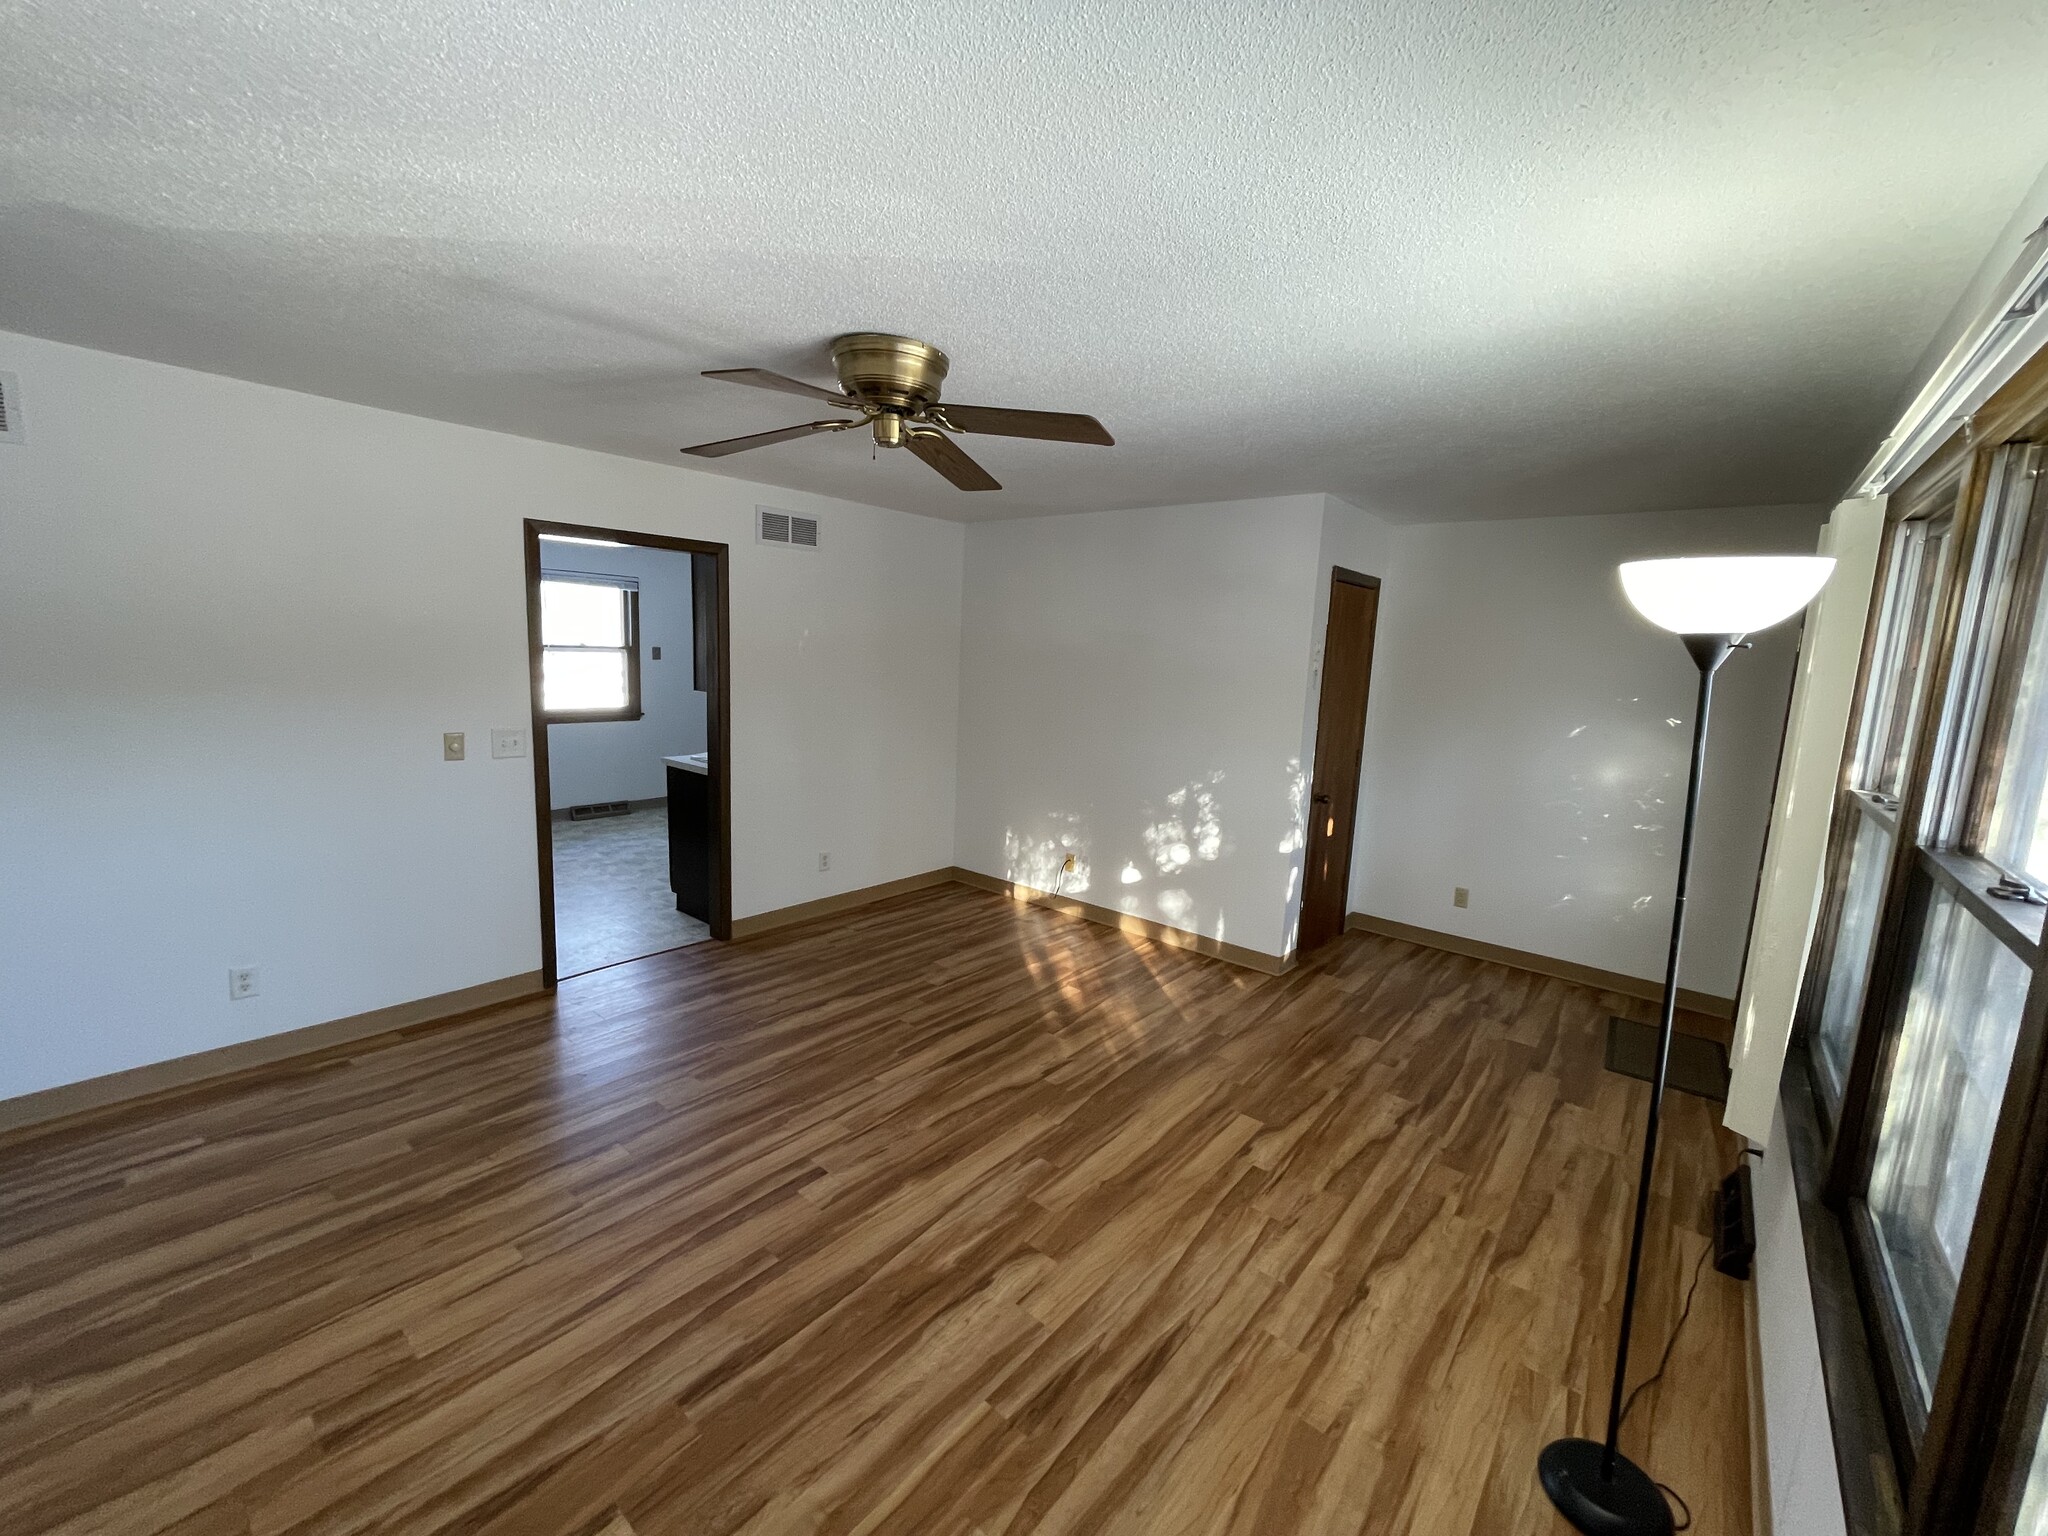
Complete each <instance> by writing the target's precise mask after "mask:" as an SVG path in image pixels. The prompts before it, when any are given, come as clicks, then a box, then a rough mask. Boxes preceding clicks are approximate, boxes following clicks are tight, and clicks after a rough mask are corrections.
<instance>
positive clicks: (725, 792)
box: [524, 518, 732, 987]
mask: <svg viewBox="0 0 2048 1536" xmlns="http://www.w3.org/2000/svg"><path fill="white" fill-rule="evenodd" d="M545 534H559V535H562V536H563V537H566V538H572V539H609V540H611V541H612V542H614V543H617V544H630V545H632V546H634V547H636V548H640V549H666V550H674V551H676V552H678V553H681V554H688V555H696V556H701V557H703V558H704V559H705V560H708V561H709V562H710V563H711V565H712V567H713V571H712V575H711V579H710V580H709V581H708V582H707V581H705V580H703V579H702V578H701V577H700V576H699V575H698V570H699V561H697V560H692V561H691V562H690V568H691V591H690V597H691V605H692V609H693V615H692V625H693V628H694V630H695V637H696V641H697V644H696V645H695V646H693V649H701V644H702V642H703V641H704V640H705V639H709V640H710V642H711V655H710V657H709V659H708V666H707V662H706V659H705V658H703V657H702V656H701V655H700V656H698V657H696V658H695V659H694V662H693V665H695V666H696V668H697V669H698V672H697V675H698V677H699V678H700V679H702V680H704V681H706V682H708V684H709V686H708V687H706V688H705V689H704V692H705V694H706V700H705V717H706V718H705V726H706V735H707V738H708V747H709V751H710V754H711V757H710V764H711V781H712V796H711V815H712V821H713V823H714V825H713V829H712V841H711V861H712V869H711V924H710V926H711V937H712V938H714V939H729V938H731V937H732V724H731V723H732V700H731V668H730V667H728V666H727V664H726V658H727V656H728V655H729V654H730V648H731V645H732V575H731V566H732V547H731V546H730V545H727V544H714V543H711V542H709V541H707V540H704V539H684V538H676V537H672V536H671V535H668V534H662V533H640V532H638V531H636V530H634V529H630V528H597V527H592V526H590V525H589V524H586V523H556V522H544V521H540V520H538V519H535V518H527V519H526V521H525V526H524V539H525V545H526V663H527V682H528V687H529V689H530V691H531V700H532V713H533V724H532V726H531V728H530V729H529V732H528V737H529V740H530V742H531V744H532V752H531V755H532V758H533V808H534V818H533V819H534V845H535V848H536V850H537V852H538V855H539V863H540V955H541V966H540V970H541V985H543V986H545V987H552V986H554V984H555V982H556V981H557V980H558V979H559V978H558V977H557V975H556V957H555V839H554V817H553V814H552V808H551V807H550V805H549V801H550V800H551V799H552V798H553V794H552V792H551V788H550V784H549V780H548V727H547V717H546V714H545V713H544V711H543V710H542V708H541V660H540V570H541V566H540V541H541V537H542V536H543V535H545ZM707 588H708V589H709V590H710V591H712V592H713V593H714V595H715V613H714V619H713V622H712V623H711V624H710V625H709V626H708V627H707V626H706V625H705V624H704V622H703V621H702V620H701V619H700V618H697V617H696V616H695V614H694V609H695V606H696V604H697V602H698V600H699V598H700V596H701V594H702V593H703V592H704V591H705V590H706V589H707Z"/></svg>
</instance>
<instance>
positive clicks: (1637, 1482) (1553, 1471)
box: [1536, 635, 1742, 1536]
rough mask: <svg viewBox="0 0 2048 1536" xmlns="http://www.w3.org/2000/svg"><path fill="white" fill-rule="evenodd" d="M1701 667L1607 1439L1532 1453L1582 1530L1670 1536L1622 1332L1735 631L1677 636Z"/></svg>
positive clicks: (1556, 1498)
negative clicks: (1637, 1456)
mask: <svg viewBox="0 0 2048 1536" xmlns="http://www.w3.org/2000/svg"><path fill="white" fill-rule="evenodd" d="M1679 638H1680V639H1681V640H1683V641H1684V642H1685V648H1686V650H1687V652H1689V653H1690V654H1691V656H1692V659H1693V664H1694V665H1695V666H1697V667H1698V668H1699V669H1700V698H1699V708H1698V710H1697V712H1696V714H1695V716H1694V719H1693V726H1692V774H1691V777H1690V778H1689V779H1688V780H1687V782H1686V787H1685V831H1684V833H1683V834H1682V835H1681V836H1680V838H1679V843H1678V896H1677V899H1676V900H1675V901H1674V902H1673V903H1672V906H1671V952H1670V954H1669V955H1668V956H1667V957H1666V959H1665V962H1664V1016H1663V1018H1662V1019H1661V1020H1660V1021H1659V1023H1658V1027H1657V1070H1656V1073H1655V1075H1654V1076H1653V1078H1652V1079H1651V1083H1650V1115H1649V1119H1648V1121H1647V1122H1645V1124H1644V1126H1643V1167H1642V1172H1641V1173H1639V1174H1638V1175H1637V1176H1636V1224H1635V1232H1634V1235H1633V1236H1632V1237H1631V1238H1630V1239H1629V1245H1628V1286H1627V1289H1625V1290H1624V1291H1623V1292H1622V1296H1621V1338H1620V1340H1619V1341H1618V1342H1617V1343H1616V1345H1615V1347H1614V1391H1613V1393H1612V1395H1611V1396H1610V1397H1609V1398H1608V1400H1607V1441H1606V1443H1605V1444H1604V1445H1603V1444H1601V1443H1599V1442H1597V1441H1593V1440H1580V1439H1566V1440H1553V1441H1551V1442H1550V1444H1548V1445H1546V1446H1545V1447H1544V1448H1543V1452H1542V1454H1541V1455H1540V1456H1538V1457H1537V1458H1536V1468H1537V1473H1538V1475H1539V1476H1540V1477H1541V1478H1542V1479H1543V1491H1544V1492H1545V1493H1547V1494H1549V1495H1550V1502H1551V1503H1553V1504H1555V1505H1556V1506H1557V1509H1558V1513H1559V1514H1561V1515H1563V1516H1564V1517H1565V1519H1567V1520H1569V1521H1570V1522H1571V1523H1572V1524H1573V1525H1574V1526H1575V1527H1576V1528H1578V1529H1579V1530H1581V1531H1584V1532H1586V1533H1588V1536H1669V1533H1670V1532H1671V1530H1672V1520H1671V1506H1670V1505H1669V1504H1666V1503H1665V1502H1664V1495H1663V1494H1662V1493H1660V1492H1658V1490H1657V1484H1656V1483H1655V1481H1653V1480H1652V1478H1651V1477H1650V1474H1649V1473H1647V1472H1645V1471H1644V1470H1643V1469H1642V1468H1641V1467H1639V1466H1637V1465H1636V1464H1635V1463H1634V1462H1632V1461H1630V1460H1629V1459H1628V1458H1627V1457H1626V1456H1624V1455H1622V1454H1621V1404H1622V1388H1623V1384H1624V1381H1625V1379H1626V1377H1627V1375H1628V1337H1629V1332H1630V1330H1631V1329H1632V1328H1633V1327H1634V1325H1635V1319H1636V1280H1637V1278H1638V1276H1639V1275H1640V1274H1641V1272H1642V1267H1643V1226H1644V1223H1645V1222H1646V1221H1647V1220H1648V1218H1649V1214H1650V1174H1651V1172H1652V1170H1653V1169H1655V1167H1656V1165H1657V1123H1658V1121H1659V1119H1660V1118H1662V1114H1663V1109H1664V1074H1665V1071H1666V1069H1667V1068H1668V1067H1669V1066H1670V1065H1671V1029H1672V1025H1673V1023H1674V1021H1675V1019H1676V1017H1677V1013H1678V950H1679V946H1680V944H1682V943H1683V942H1684V939H1685V889H1686V885H1687V884H1688V883H1689V881H1690V879H1691V877H1692V834H1693V823H1694V822H1695V821H1696V820H1697V819H1698V817H1699V810H1700V776H1701V773H1702V771H1703V770H1704V769H1705V767H1706V763H1707V710H1708V707H1709V706H1710V705H1711V704H1712V703H1713V700H1714V674H1715V673H1716V672H1717V671H1719V670H1720V667H1721V663H1722V662H1724V661H1726V660H1727V659H1728V656H1729V653H1730V652H1731V651H1733V650H1734V649H1735V648H1736V647H1737V646H1739V645H1741V644H1742V636H1740V635H1681V636H1679Z"/></svg>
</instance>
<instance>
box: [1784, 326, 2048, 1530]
mask: <svg viewBox="0 0 2048 1536" xmlns="http://www.w3.org/2000/svg"><path fill="white" fill-rule="evenodd" d="M1974 426H1975V428H1976V430H1975V432H1974V433H1973V434H1959V435H1958V437H1957V438H1955V439H1953V440H1951V442H1950V443H1948V444H1946V445H1944V447H1943V448H1942V449H1941V450H1939V451H1938V452H1937V453H1936V455H1935V457H1934V459H1932V460H1931V461H1930V462H1929V464H1928V465H1927V466H1926V467H1924V468H1923V469H1922V470H1920V471H1919V472H1918V473H1917V474H1915V476H1914V477H1913V478H1912V479H1911V480H1910V481H1908V482H1907V484H1906V485H1905V486H1903V487H1901V488H1900V490H1899V492H1898V493H1897V494H1895V495H1894V496H1893V497H1892V499H1891V504H1890V514H1889V515H1890V527H1889V529H1888V532H1887V539H1886V544H1885V552H1884V559H1883V563H1882V571H1881V576H1880V583H1881V585H1880V593H1879V597H1878V600H1877V601H1876V603H1874V604H1873V609H1872V616H1871V621H1870V630H1869V632H1868V634H1867V636H1866V639H1865V645H1864V661H1863V676H1862V678H1861V681H1860V684H1859V693H1858V704H1857V719H1856V721H1855V722H1854V725H1853V728H1852V730H1851V733H1850V741H1849V746H1848V750H1847V752H1846V754H1845V757H1844V762H1843V768H1842V779H1841V788H1840V792H1839V798H1838V802H1837V810H1836V816H1835V824H1834V828H1833V833H1832V847H1831V853H1830V860H1829V866H1828V868H1829V874H1828V880H1827V886H1826V890H1825V893H1824V897H1823V902H1822V908H1821V915H1820V922H1819V924H1818V926H1817V929H1816V938H1815V943H1814V946H1813V950H1812V954H1811V957H1810V960H1809V966H1808V971H1807V977H1806V985H1805V987H1804V989H1803V991H1802V994H1801V1000H1800V1014H1799V1020H1798V1022H1799V1026H1800V1036H1801V1038H1802V1040H1803V1042H1804V1047H1805V1059H1806V1063H1807V1077H1808V1081H1809V1083H1810V1085H1811V1089H1812V1095H1813V1100H1814V1103H1815V1105H1816V1107H1817V1108H1818V1109H1819V1111H1820V1120H1821V1123H1822V1126H1823V1128H1824V1129H1825V1130H1826V1132H1827V1133H1828V1141H1827V1147H1826V1153H1825V1167H1824V1169H1821V1170H1819V1172H1820V1173H1821V1174H1822V1175H1823V1176H1824V1178H1825V1185H1826V1189H1827V1194H1828V1204H1829V1206H1830V1208H1831V1210H1832V1211H1833V1212H1834V1215H1835V1218H1836V1219H1837V1220H1838V1221H1839V1222H1840V1225H1841V1228H1842V1234H1843V1238H1844V1240H1845V1243H1846V1246H1847V1250H1848V1254H1849V1265H1850V1269H1851V1272H1852V1273H1853V1277H1854V1281H1855V1289H1856V1294H1857V1300H1858V1303H1859V1304H1860V1306H1861V1308H1862V1311H1863V1320H1864V1328H1865V1332H1866V1334H1867V1336H1868V1338H1869V1339H1870V1341H1871V1353H1872V1361H1871V1364H1872V1366H1873V1368H1874V1370H1875V1375H1876V1378H1877V1383H1878V1388H1879V1395H1880V1397H1881V1398H1882V1400H1883V1410H1884V1416H1885V1419H1886V1436H1885V1437H1886V1438H1888V1440H1889V1442H1890V1445H1891V1448H1892V1451H1893V1457H1894V1460H1895V1461H1896V1463H1897V1469H1898V1473H1899V1479H1898V1481H1899V1486H1900V1488H1901V1489H1902V1490H1906V1503H1907V1509H1906V1511H1905V1516H1906V1518H1905V1529H1906V1530H1907V1531H1909V1532H1911V1533H1913V1536H1932V1533H1935V1532H1941V1533H1944V1536H1946V1533H1949V1532H1958V1533H1979V1536H1994V1533H1995V1536H2012V1533H2024V1536H2048V1428H2044V1425H2048V951H2044V945H2043V923H2042V917H2043V914H2044V911H2048V909H2044V907H2043V906H2042V905H2041V895H2040V893H2041V892H2042V890H2043V889H2044V888H2048V578H2044V567H2048V492H2044V487H2043V479H2044V477H2043V467H2044V449H2043V447H2042V446H2041V445H2042V444H2043V443H2044V442H2048V354H2044V355H2043V356H2041V357H2037V358H2036V359H2034V361H2033V362H2031V363H2029V364H2028V366H2027V367H2026V368H2024V369H2023V370H2022V371H2021V373H2020V374H2019V375H2018V376H2017V377H2016V378H2015V379H2014V380H2013V381H2012V383H2011V384H2009V385H2007V386H2006V388H2005V389H2004V390H2002V391H2001V392H2000V393H1999V394H1998V395H1996V396H1994V397H1993V399H1992V401H1990V402H1987V404H1986V405H1985V406H1984V407H1983V408H1982V409H1981V410H1980V412H1979V415H1978V418H1977V420H1976V422H1975V423H1974ZM1987 428H1988V430H1987Z"/></svg>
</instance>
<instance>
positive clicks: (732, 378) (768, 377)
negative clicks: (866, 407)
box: [704, 368, 860, 410]
mask: <svg viewBox="0 0 2048 1536" xmlns="http://www.w3.org/2000/svg"><path fill="white" fill-rule="evenodd" d="M704 377H705V378H707V379H720V380H723V381H724V382H725V383H727V384H751V385H752V386H753V387H754V388H756V389H773V390H779V391H781V392H782V393H783V394H785V395H808V396H809V397H810V398H811V399H813V400H830V401H831V402H832V403H833V404H834V405H843V406H847V407H849V408H850V409H853V410H859V409H860V402H859V401H858V400H855V399H854V398H853V397H852V396H850V395H842V394H840V393H839V391H838V390H836V389H821V388H819V387H818V386H817V385H816V384H806V383H805V382H804V381H803V380H802V379H792V378H790V377H788V376H787V375H785V374H780V373H770V372H769V371H768V370H767V369H766V368H713V369H710V370H709V371H708V372H706V373H705V375H704Z"/></svg>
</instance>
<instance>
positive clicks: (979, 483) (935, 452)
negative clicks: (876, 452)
mask: <svg viewBox="0 0 2048 1536" xmlns="http://www.w3.org/2000/svg"><path fill="white" fill-rule="evenodd" d="M903 446H904V447H906V448H908V449H909V450H910V451H911V452H912V453H914V454H916V455H917V456H918V457H919V458H920V459H923V460H924V461H925V463H927V464H929V465H931V467H932V468H933V469H936V470H937V471H938V472H939V473H940V474H942V475H944V476H945V477H946V478H947V479H948V480H950V481H952V482H953V483H954V484H955V485H957V486H959V487H960V489H961V490H963V491H1000V490H1001V489H1002V486H1001V484H1000V483H999V482H998V481H997V480H996V477H995V476H994V475H992V474H990V473H989V472H988V471H987V470H985V469H983V468H982V467H981V466H980V465H979V464H977V463H975V462H974V460H972V459H970V458H969V457H967V455H966V454H964V453H962V452H961V451H960V445H959V444H958V443H956V442H954V441H953V439H951V438H950V437H947V436H946V435H945V434H944V433H943V432H913V433H911V434H910V436H909V437H907V438H905V439H904V441H903Z"/></svg>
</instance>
